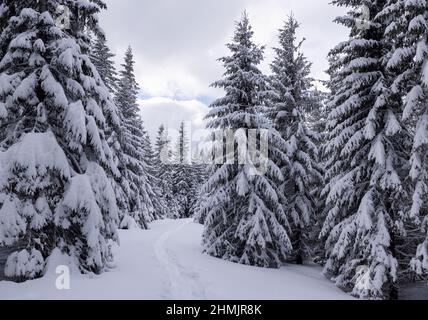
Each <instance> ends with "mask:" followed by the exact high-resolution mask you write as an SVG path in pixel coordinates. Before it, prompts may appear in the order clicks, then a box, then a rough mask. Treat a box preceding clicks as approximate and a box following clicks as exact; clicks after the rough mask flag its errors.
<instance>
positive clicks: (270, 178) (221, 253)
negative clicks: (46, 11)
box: [201, 14, 291, 267]
mask: <svg viewBox="0 0 428 320" xmlns="http://www.w3.org/2000/svg"><path fill="white" fill-rule="evenodd" d="M252 37H253V31H252V28H251V26H250V22H249V19H248V17H247V15H246V14H244V16H243V18H242V20H241V21H239V22H238V23H237V27H236V31H235V35H234V37H233V41H232V43H230V44H228V45H227V47H228V48H229V50H230V51H231V55H230V56H227V57H223V58H221V59H220V61H221V62H223V65H224V67H225V69H226V71H225V74H224V78H223V79H222V80H220V81H217V82H216V83H214V86H215V87H218V88H223V89H224V90H225V91H226V94H225V96H224V97H223V98H220V99H218V100H216V101H215V102H214V103H213V104H212V105H211V111H210V113H209V114H208V116H207V119H208V120H209V123H208V128H210V129H217V130H233V131H237V132H236V134H235V137H236V141H237V142H242V138H241V139H240V137H242V135H243V131H246V130H252V129H253V130H258V129H267V130H268V129H270V127H269V123H268V120H267V119H266V118H265V117H264V116H263V115H262V114H261V110H262V108H263V107H264V105H263V100H264V99H265V98H266V95H267V94H266V87H267V86H266V77H265V76H264V75H263V74H262V73H261V71H260V70H259V69H258V65H259V64H260V62H261V61H262V60H263V48H260V47H258V46H257V45H255V44H254V43H253V41H252ZM222 132H223V131H222ZM246 133H247V132H245V134H246ZM223 134H224V136H227V133H226V132H223ZM260 135H263V133H261V134H260ZM265 135H266V136H267V137H268V139H269V140H268V141H269V151H270V153H271V157H272V156H274V155H276V156H277V157H282V158H285V155H284V154H283V153H281V152H280V149H279V148H278V146H277V144H278V143H280V141H281V140H280V139H279V137H278V135H277V134H276V133H275V132H274V131H273V130H271V131H268V133H266V134H265ZM259 138H260V137H259ZM257 140H259V139H257ZM259 142H260V141H259ZM235 146H236V143H235ZM222 148H223V147H222ZM235 150H237V149H236V148H235ZM238 150H239V149H238ZM243 153H244V152H242V150H241V152H239V151H238V152H235V151H228V152H227V154H226V155H225V157H224V158H223V159H219V160H223V161H222V164H216V165H214V166H213V168H212V172H213V174H212V175H211V177H210V178H209V180H208V182H207V183H206V185H205V187H204V193H205V194H207V195H209V201H207V202H206V203H205V204H204V208H201V209H202V210H205V211H206V212H207V218H206V223H205V231H204V234H203V246H204V251H205V252H206V253H208V254H210V255H212V256H215V257H219V258H223V259H225V260H229V261H233V262H237V263H241V264H247V265H254V266H261V267H279V266H280V265H281V264H282V263H283V262H284V261H285V259H286V257H287V255H288V254H289V253H290V252H291V242H290V239H289V236H288V232H287V230H288V226H289V225H288V220H287V217H286V214H285V213H284V210H283V208H282V206H281V205H280V197H281V195H280V194H279V192H278V190H277V187H276V186H277V184H278V183H279V182H280V181H281V180H282V178H283V177H282V174H281V171H280V169H279V168H278V167H277V166H276V165H275V163H274V162H273V161H272V160H269V159H267V158H269V157H266V155H265V157H263V156H262V155H261V151H258V152H256V154H255V155H251V154H250V153H249V152H246V153H245V154H243ZM242 156H244V157H245V161H244V164H241V163H242V162H241V161H239V158H242ZM230 158H231V159H233V160H234V161H233V164H232V163H231V161H230ZM257 159H258V160H257ZM226 160H228V161H226ZM241 160H242V159H241ZM259 164H263V165H265V166H266V169H267V170H266V173H265V174H260V173H259V174H257V173H256V171H257V170H255V167H256V166H257V165H259Z"/></svg>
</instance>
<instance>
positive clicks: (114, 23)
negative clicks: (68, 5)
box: [101, 0, 347, 135]
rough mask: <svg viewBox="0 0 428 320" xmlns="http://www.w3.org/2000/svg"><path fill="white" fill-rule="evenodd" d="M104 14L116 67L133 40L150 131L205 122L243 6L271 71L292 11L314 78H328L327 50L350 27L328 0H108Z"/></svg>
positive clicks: (264, 65)
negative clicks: (342, 22) (339, 19)
mask: <svg viewBox="0 0 428 320" xmlns="http://www.w3.org/2000/svg"><path fill="white" fill-rule="evenodd" d="M106 2H107V5H108V10H107V11H106V12H104V13H103V14H102V15H101V25H102V27H103V29H104V30H105V31H106V35H107V38H108V40H109V45H110V47H111V49H112V51H113V52H114V53H115V54H116V55H117V62H118V64H119V63H121V59H122V57H123V54H124V52H125V50H126V48H127V47H128V45H131V46H132V47H133V49H134V54H135V60H136V75H137V80H138V82H139V83H140V86H141V88H142V92H141V100H140V104H141V106H142V116H143V118H144V121H145V123H146V127H147V128H148V130H149V132H150V133H151V134H152V135H153V133H154V132H155V131H156V129H157V127H159V125H160V124H162V123H164V124H165V125H168V126H169V127H171V128H172V129H175V128H178V124H179V122H180V121H183V120H185V121H192V125H193V127H194V129H195V130H196V129H198V128H201V127H202V126H203V121H202V119H203V117H204V115H205V114H206V112H207V109H208V107H207V106H208V105H209V103H210V102H211V101H213V100H214V99H215V98H217V97H219V96H221V94H222V92H221V91H218V90H215V89H213V88H210V84H211V83H213V82H214V81H216V80H218V79H219V78H220V77H221V75H222V72H223V69H222V66H221V64H220V63H219V62H218V61H216V59H217V58H219V57H221V56H223V55H225V54H227V53H228V52H227V49H226V47H225V44H226V43H227V42H229V40H230V39H231V37H232V35H233V32H234V26H235V21H236V20H238V19H239V18H240V16H241V14H242V12H243V11H244V10H247V12H248V14H249V17H250V20H251V23H252V25H253V29H254V32H255V41H256V42H257V43H258V44H263V45H266V48H267V49H266V54H265V55H266V61H265V63H264V64H263V66H262V69H263V70H264V71H265V72H269V67H268V64H269V63H270V61H271V60H272V55H273V52H272V47H274V46H275V45H276V43H277V34H278V33H277V29H279V28H281V27H282V26H283V21H284V20H285V19H286V18H287V15H289V14H290V13H291V12H293V14H294V16H295V17H296V19H297V20H298V21H299V22H300V23H301V28H300V32H299V36H300V37H304V38H306V42H305V44H304V46H303V50H304V52H305V54H306V56H307V57H308V59H309V60H310V61H311V62H312V63H313V68H312V72H313V76H314V77H315V78H317V79H327V75H326V74H325V73H324V71H325V70H326V69H327V67H328V64H327V60H326V56H327V53H328V51H329V50H330V49H331V48H332V47H334V46H335V45H336V44H337V43H339V42H340V41H342V40H344V39H346V35H347V30H346V29H344V28H343V27H341V26H338V25H336V24H335V23H333V22H332V21H333V19H334V18H335V17H336V16H338V15H340V14H342V12H343V9H339V8H336V7H334V6H332V5H330V4H329V2H330V0H120V1H118V0H106Z"/></svg>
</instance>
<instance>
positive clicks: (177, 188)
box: [172, 122, 193, 218]
mask: <svg viewBox="0 0 428 320" xmlns="http://www.w3.org/2000/svg"><path fill="white" fill-rule="evenodd" d="M178 132H179V135H178V140H177V144H176V148H175V153H174V162H175V163H174V173H173V176H172V180H173V192H174V198H175V200H176V201H177V204H178V215H179V217H181V218H189V217H191V216H192V215H193V212H192V211H191V210H192V193H191V191H192V183H193V182H192V178H193V175H192V172H191V169H192V168H191V161H192V160H191V158H190V150H191V148H190V140H189V137H188V132H187V128H186V125H185V123H184V122H182V123H181V125H180V129H179V131H178Z"/></svg>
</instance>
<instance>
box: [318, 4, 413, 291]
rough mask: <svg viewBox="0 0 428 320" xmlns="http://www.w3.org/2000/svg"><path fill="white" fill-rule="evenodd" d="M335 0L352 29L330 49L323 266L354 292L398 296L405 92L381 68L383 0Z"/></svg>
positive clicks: (385, 46) (385, 49)
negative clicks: (366, 17)
mask: <svg viewBox="0 0 428 320" xmlns="http://www.w3.org/2000/svg"><path fill="white" fill-rule="evenodd" d="M334 4H336V5H339V6H345V7H348V8H350V12H349V13H348V15H346V16H344V17H340V18H338V19H337V22H339V23H341V24H343V25H345V26H347V27H349V28H350V29H351V34H350V39H349V40H347V41H345V42H343V43H341V44H339V45H338V46H337V47H336V48H335V49H334V50H332V52H331V54H330V55H331V61H332V62H333V64H332V66H331V70H332V71H334V72H331V74H332V80H331V88H332V92H333V95H332V98H331V101H330V103H329V104H330V105H329V108H330V110H331V112H330V115H329V118H328V129H329V131H330V134H329V139H328V140H329V141H328V143H327V144H326V148H325V150H326V156H327V157H329V158H330V159H332V160H331V161H330V163H329V167H328V170H327V174H326V180H327V181H329V183H328V185H327V187H326V189H325V190H324V193H325V194H327V195H328V196H327V200H326V208H327V216H326V221H325V224H324V228H323V231H322V235H321V236H326V237H327V242H326V254H327V263H326V266H325V273H326V274H327V275H328V276H330V277H331V278H334V279H335V281H336V283H337V285H338V286H340V287H350V288H351V289H352V294H353V295H354V296H357V297H364V298H370V299H383V298H390V299H396V298H397V297H398V275H399V271H400V270H399V268H400V266H399V264H398V261H399V259H400V255H401V253H400V250H399V249H400V248H399V246H400V244H401V243H402V242H403V241H404V237H405V235H406V230H405V207H406V199H407V198H408V193H407V191H408V189H407V186H406V181H405V178H406V177H405V175H404V172H405V171H404V167H405V165H406V159H407V157H408V154H407V148H408V145H409V141H408V139H407V137H408V134H407V132H406V129H405V127H404V126H403V124H402V123H401V121H400V111H401V101H402V99H401V96H400V95H398V94H396V93H394V92H393V91H392V90H390V84H391V82H392V81H393V80H394V78H393V77H392V76H391V74H390V73H389V72H388V71H387V69H386V57H387V55H388V52H389V51H390V45H391V43H390V42H389V41H387V40H386V39H385V37H384V34H385V23H384V22H383V21H382V19H381V13H382V11H383V10H384V9H385V4H386V1H385V0H377V1H371V2H367V1H351V0H335V1H334ZM363 5H365V6H367V7H368V9H369V11H370V15H371V18H372V20H370V21H366V22H364V23H362V22H361V13H360V12H359V10H358V9H359V8H360V7H361V6H363Z"/></svg>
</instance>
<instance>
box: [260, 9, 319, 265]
mask: <svg viewBox="0 0 428 320" xmlns="http://www.w3.org/2000/svg"><path fill="white" fill-rule="evenodd" d="M298 27H299V24H298V22H297V21H296V20H295V19H294V17H293V16H290V17H289V19H288V20H287V21H286V23H285V26H284V28H283V29H281V30H280V31H279V32H280V34H279V44H280V47H279V48H276V49H275V53H276V57H275V59H274V61H273V63H272V64H271V69H272V73H273V74H272V76H271V77H270V84H271V87H272V98H271V99H270V102H269V104H270V107H269V108H268V115H269V117H270V118H271V120H272V122H273V123H274V125H275V128H276V130H277V131H278V132H279V133H280V134H281V136H282V138H283V139H284V141H285V145H286V149H285V150H284V152H285V153H286V154H287V156H288V159H287V161H286V162H284V163H281V164H279V165H280V167H281V170H282V172H283V175H284V177H285V180H284V182H283V184H282V185H281V192H283V194H284V196H285V195H286V202H285V203H283V206H284V211H285V212H287V213H288V214H289V221H291V222H292V224H291V238H292V243H293V254H292V256H293V257H292V260H294V262H296V263H297V264H303V260H304V259H305V258H309V257H310V256H311V246H310V241H311V238H310V236H311V234H310V228H309V226H310V225H311V224H312V222H313V219H314V217H315V211H316V204H317V203H316V199H315V197H314V196H316V195H314V194H313V190H314V187H313V186H314V184H315V183H319V182H320V181H322V175H321V172H320V171H321V168H320V167H319V165H318V161H319V159H318V147H317V144H316V141H317V140H318V136H317V135H316V134H315V132H313V131H312V130H311V129H310V128H309V127H308V125H307V119H306V112H307V111H308V108H309V105H310V103H313V101H312V96H311V92H310V88H311V82H312V79H311V78H310V77H309V74H310V67H311V64H310V63H309V62H308V61H307V60H306V58H305V57H304V55H303V54H302V53H301V51H300V48H301V45H302V43H303V42H300V43H296V32H297V29H298Z"/></svg>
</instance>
